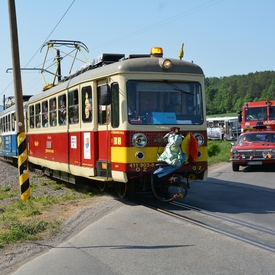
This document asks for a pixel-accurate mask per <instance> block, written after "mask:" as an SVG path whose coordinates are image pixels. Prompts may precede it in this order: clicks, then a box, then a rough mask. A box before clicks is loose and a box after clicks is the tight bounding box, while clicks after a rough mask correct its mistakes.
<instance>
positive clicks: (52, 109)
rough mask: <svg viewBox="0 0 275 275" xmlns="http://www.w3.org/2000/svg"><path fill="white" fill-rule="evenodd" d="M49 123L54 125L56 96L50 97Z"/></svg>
mask: <svg viewBox="0 0 275 275" xmlns="http://www.w3.org/2000/svg"><path fill="white" fill-rule="evenodd" d="M50 125H51V126H56V98H55V97H54V98H51V99H50Z"/></svg>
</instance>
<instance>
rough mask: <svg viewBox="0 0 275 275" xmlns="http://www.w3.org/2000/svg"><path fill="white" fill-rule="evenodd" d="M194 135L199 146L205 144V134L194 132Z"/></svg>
mask: <svg viewBox="0 0 275 275" xmlns="http://www.w3.org/2000/svg"><path fill="white" fill-rule="evenodd" d="M193 136H194V137H195V138H196V140H197V142H198V144H199V146H202V145H203V144H204V136H203V135H202V134H200V133H194V134H193Z"/></svg>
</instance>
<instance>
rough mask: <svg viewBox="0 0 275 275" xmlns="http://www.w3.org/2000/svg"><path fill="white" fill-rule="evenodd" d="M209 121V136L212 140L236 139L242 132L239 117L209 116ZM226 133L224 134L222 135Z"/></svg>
mask: <svg viewBox="0 0 275 275" xmlns="http://www.w3.org/2000/svg"><path fill="white" fill-rule="evenodd" d="M206 121H207V138H208V139H210V140H220V139H224V140H236V139H237V137H238V135H239V134H240V133H241V129H240V123H239V121H238V117H237V116H234V117H211V118H210V117H209V118H206ZM222 133H224V136H222Z"/></svg>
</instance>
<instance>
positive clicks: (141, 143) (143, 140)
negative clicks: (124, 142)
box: [132, 133, 147, 148]
mask: <svg viewBox="0 0 275 275" xmlns="http://www.w3.org/2000/svg"><path fill="white" fill-rule="evenodd" d="M132 143H133V145H134V146H135V147H139V148H140V147H145V146H146V144H147V137H146V136H145V135H144V134H141V133H138V134H134V135H133V138H132Z"/></svg>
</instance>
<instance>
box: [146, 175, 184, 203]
mask: <svg viewBox="0 0 275 275" xmlns="http://www.w3.org/2000/svg"><path fill="white" fill-rule="evenodd" d="M151 188H152V192H153V194H154V196H155V197H156V199H158V200H160V201H163V202H171V201H174V200H176V199H177V198H181V199H182V198H184V197H186V195H187V189H188V179H187V178H184V177H182V176H181V175H173V176H171V175H170V176H166V177H164V178H161V179H159V178H158V177H157V176H156V175H154V174H151Z"/></svg>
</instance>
